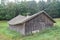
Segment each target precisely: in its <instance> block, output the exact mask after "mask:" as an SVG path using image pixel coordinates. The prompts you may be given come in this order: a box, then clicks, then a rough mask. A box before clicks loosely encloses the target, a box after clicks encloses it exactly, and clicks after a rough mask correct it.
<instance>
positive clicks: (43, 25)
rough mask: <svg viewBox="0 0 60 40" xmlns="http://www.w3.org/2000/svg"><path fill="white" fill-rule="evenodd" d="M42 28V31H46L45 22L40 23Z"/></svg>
mask: <svg viewBox="0 0 60 40" xmlns="http://www.w3.org/2000/svg"><path fill="white" fill-rule="evenodd" d="M40 25H41V26H40V28H41V30H44V29H45V23H44V22H40Z"/></svg>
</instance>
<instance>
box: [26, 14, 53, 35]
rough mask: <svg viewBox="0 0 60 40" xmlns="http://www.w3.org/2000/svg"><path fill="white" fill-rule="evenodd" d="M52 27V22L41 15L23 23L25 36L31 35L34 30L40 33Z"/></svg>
mask: <svg viewBox="0 0 60 40" xmlns="http://www.w3.org/2000/svg"><path fill="white" fill-rule="evenodd" d="M52 25H53V22H52V21H51V20H50V19H49V18H48V17H47V16H46V15H45V14H43V13H42V14H40V15H38V16H36V17H34V18H33V19H31V20H29V21H27V22H26V23H25V34H31V33H32V31H34V30H40V31H41V30H42V29H44V28H46V27H48V26H52Z"/></svg>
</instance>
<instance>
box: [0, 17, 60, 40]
mask: <svg viewBox="0 0 60 40" xmlns="http://www.w3.org/2000/svg"><path fill="white" fill-rule="evenodd" d="M54 20H55V21H56V23H55V25H54V26H53V27H52V28H48V29H46V30H44V31H42V32H40V33H36V34H33V35H30V36H25V37H24V36H22V35H21V34H19V33H17V32H15V31H12V30H9V28H8V23H7V21H0V40H60V19H59V18H56V19H54Z"/></svg>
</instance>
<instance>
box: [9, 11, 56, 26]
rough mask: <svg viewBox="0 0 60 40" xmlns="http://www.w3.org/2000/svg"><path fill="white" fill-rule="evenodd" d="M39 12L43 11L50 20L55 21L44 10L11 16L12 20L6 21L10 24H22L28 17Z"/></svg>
mask: <svg viewBox="0 0 60 40" xmlns="http://www.w3.org/2000/svg"><path fill="white" fill-rule="evenodd" d="M41 13H44V14H45V15H46V16H47V17H48V18H50V20H51V21H52V22H54V23H55V21H54V20H53V19H52V18H51V17H50V16H49V15H48V14H47V13H46V12H45V11H40V12H38V13H36V14H34V15H32V16H28V17H26V16H21V15H18V16H17V17H15V18H13V19H12V20H10V21H9V22H8V23H9V24H10V25H16V24H22V23H25V22H26V21H28V20H30V19H33V18H34V17H35V16H37V15H40V14H41Z"/></svg>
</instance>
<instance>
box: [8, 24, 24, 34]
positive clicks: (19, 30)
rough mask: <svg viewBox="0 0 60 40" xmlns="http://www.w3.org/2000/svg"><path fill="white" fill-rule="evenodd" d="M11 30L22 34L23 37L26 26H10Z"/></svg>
mask: <svg viewBox="0 0 60 40" xmlns="http://www.w3.org/2000/svg"><path fill="white" fill-rule="evenodd" d="M9 28H10V29H11V30H14V31H17V32H19V33H21V34H22V35H25V25H24V24H18V25H9Z"/></svg>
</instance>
